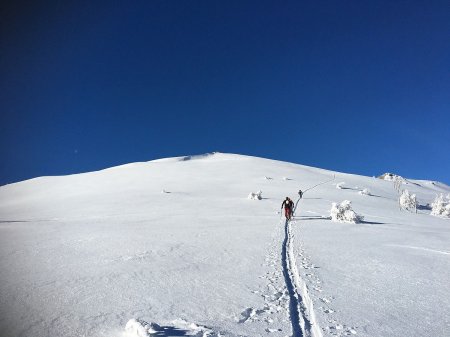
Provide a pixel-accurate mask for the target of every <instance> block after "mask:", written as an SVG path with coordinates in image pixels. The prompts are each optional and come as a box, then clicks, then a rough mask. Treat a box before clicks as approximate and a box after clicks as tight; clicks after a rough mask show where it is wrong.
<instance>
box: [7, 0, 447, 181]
mask: <svg viewBox="0 0 450 337" xmlns="http://www.w3.org/2000/svg"><path fill="white" fill-rule="evenodd" d="M1 6H2V8H1V12H0V15H1V20H0V21H1V51H0V74H1V77H0V80H1V82H0V107H1V116H0V126H1V132H0V160H1V165H0V184H5V183H10V182H16V181H19V180H24V179H27V178H32V177H36V176H42V175H62V174H71V173H78V172H85V171H92V170H98V169H102V168H106V167H110V166H115V165H118V164H123V163H128V162H134V161H147V160H152V159H156V158H161V157H172V156H179V155H188V154H199V153H205V152H211V151H219V152H231V153H239V154H247V155H255V156H260V157H266V158H272V159H277V160H283V161H291V162H295V163H301V164H305V165H311V166H316V167H321V168H327V169H333V170H338V171H343V172H349V173H358V174H364V175H370V176H372V175H378V174H381V173H384V172H386V171H389V172H394V173H398V174H400V175H403V176H406V177H409V178H418V179H432V180H440V181H443V182H446V183H450V71H449V70H450V6H449V4H448V1H425V2H424V1H370V2H369V1H356V0H355V1H337V0H336V1H228V0H227V1H148V0H145V1H112V0H109V1H85V2H83V1H32V2H22V1H6V2H5V1H3V2H2V5H1Z"/></svg>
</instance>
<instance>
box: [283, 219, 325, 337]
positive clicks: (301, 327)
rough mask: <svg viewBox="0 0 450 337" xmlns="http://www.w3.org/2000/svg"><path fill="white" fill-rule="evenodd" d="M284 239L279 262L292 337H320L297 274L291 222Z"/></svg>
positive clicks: (288, 224) (303, 284)
mask: <svg viewBox="0 0 450 337" xmlns="http://www.w3.org/2000/svg"><path fill="white" fill-rule="evenodd" d="M284 233H285V237H284V240H283V246H282V251H281V262H282V266H283V275H284V279H285V282H286V288H287V291H288V294H289V302H290V303H289V313H290V317H291V323H292V336H293V337H322V330H321V329H320V327H319V324H318V323H317V320H316V317H315V313H314V308H313V302H312V300H311V298H310V296H309V293H308V288H307V286H306V283H305V282H304V281H303V279H302V278H301V277H300V274H299V273H298V269H297V264H296V259H295V254H294V248H293V243H294V242H293V241H294V240H293V235H292V229H291V222H290V221H288V220H286V222H285V224H284Z"/></svg>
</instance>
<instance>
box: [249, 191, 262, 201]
mask: <svg viewBox="0 0 450 337" xmlns="http://www.w3.org/2000/svg"><path fill="white" fill-rule="evenodd" d="M248 199H251V200H261V199H262V191H258V192H256V193H254V192H251V193H250V194H249V195H248Z"/></svg>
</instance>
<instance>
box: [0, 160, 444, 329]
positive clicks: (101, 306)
mask: <svg viewBox="0 0 450 337" xmlns="http://www.w3.org/2000/svg"><path fill="white" fill-rule="evenodd" d="M334 174H335V179H334V180H333V181H330V179H333V175H334ZM325 181H328V182H327V183H325V184H322V185H320V186H318V187H316V188H314V189H311V190H309V191H307V192H306V193H305V195H304V197H303V199H302V200H300V201H299V202H298V205H297V209H296V213H295V218H294V220H293V221H291V222H290V223H286V222H285V221H284V220H283V219H282V218H281V214H280V213H279V208H280V205H281V201H282V200H283V199H284V198H285V197H286V196H290V197H291V198H292V199H293V200H294V201H296V200H297V195H296V194H297V191H298V189H300V188H301V189H303V190H305V189H307V188H308V187H311V186H314V185H316V184H319V183H321V182H325ZM341 182H345V184H344V185H342V189H337V188H336V184H338V183H341ZM365 188H367V189H368V190H370V193H371V195H361V194H359V193H358V192H359V191H361V190H363V189H365ZM403 188H407V189H408V190H409V191H410V192H411V193H415V194H417V196H418V200H419V203H420V205H422V206H421V207H419V210H418V213H417V214H415V213H410V212H407V211H401V210H399V207H398V202H397V197H398V195H397V192H396V191H395V189H394V188H393V182H390V181H384V180H381V179H376V178H369V177H363V176H357V175H350V174H343V173H337V172H330V171H326V170H322V169H317V168H312V167H306V166H302V165H296V164H291V163H285V162H279V161H273V160H268V159H262V158H255V157H248V156H241V155H233V154H221V153H215V154H208V155H202V156H188V157H178V158H168V159H163V160H156V161H151V162H144V163H133V164H127V165H122V166H119V167H114V168H110V169H106V170H102V171H98V172H91V173H84V174H78V175H71V176H63V177H41V178H36V179H32V180H28V181H24V182H20V183H17V184H11V185H6V186H2V187H0V270H1V273H0V303H1V305H0V335H1V336H5V337H9V336H11V337H12V336H30V337H31V336H33V337H44V336H65V337H69V336H118V337H119V336H137V335H139V334H140V335H148V334H149V332H148V331H149V330H148V329H150V330H152V331H153V335H155V336H187V335H197V336H266V335H267V336H313V337H317V336H322V335H323V336H345V335H357V336H380V337H381V336H382V337H390V336H442V337H443V336H448V333H449V331H450V296H449V295H448V294H449V293H450V221H449V220H448V219H442V218H437V217H433V216H431V215H429V213H430V210H429V209H428V208H427V207H426V204H428V203H431V202H432V201H433V199H434V197H435V195H436V194H437V193H445V194H448V193H450V188H449V187H448V186H446V185H444V184H441V183H434V182H429V181H416V180H406V181H405V182H404V185H403ZM258 190H261V191H262V192H263V193H262V200H249V199H247V196H248V195H249V193H250V192H257V191H258ZM343 200H351V201H352V205H353V208H354V210H355V211H356V212H357V213H358V214H361V215H363V216H364V222H363V223H361V224H347V223H335V222H332V221H330V220H329V218H328V216H329V210H330V208H331V203H332V202H342V201H343ZM132 319H134V320H132ZM146 322H147V323H148V324H147V325H146ZM127 323H129V324H128V325H127ZM125 327H127V329H125Z"/></svg>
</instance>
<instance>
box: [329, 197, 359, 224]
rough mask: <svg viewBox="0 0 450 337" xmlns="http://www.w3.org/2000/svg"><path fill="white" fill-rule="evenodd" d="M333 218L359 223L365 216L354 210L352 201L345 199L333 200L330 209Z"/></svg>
mask: <svg viewBox="0 0 450 337" xmlns="http://www.w3.org/2000/svg"><path fill="white" fill-rule="evenodd" d="M330 215H331V220H333V221H336V222H348V223H359V222H361V221H362V220H363V219H364V217H362V216H361V215H358V214H356V213H355V211H353V210H352V202H351V201H349V200H344V201H343V202H341V203H340V204H339V203H336V202H333V204H332V205H331V210H330Z"/></svg>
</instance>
